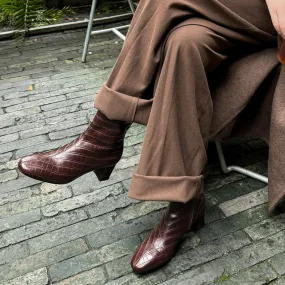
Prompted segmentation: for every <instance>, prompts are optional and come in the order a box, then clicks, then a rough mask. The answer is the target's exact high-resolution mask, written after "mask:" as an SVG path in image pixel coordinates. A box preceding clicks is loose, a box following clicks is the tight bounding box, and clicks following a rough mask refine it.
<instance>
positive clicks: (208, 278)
mask: <svg viewBox="0 0 285 285" xmlns="http://www.w3.org/2000/svg"><path fill="white" fill-rule="evenodd" d="M122 24H126V23H122ZM84 36H85V30H74V31H69V32H62V33H56V34H49V35H43V36H37V37H31V38H27V39H26V40H25V43H24V45H23V47H22V49H17V48H16V47H15V45H14V42H13V41H5V42H1V43H0V61H1V66H0V107H1V108H0V284H1V285H47V284H58V285H91V284H92V285H101V284H108V285H120V284H124V285H126V284H132V285H133V284H137V285H139V284H143V285H148V284H149V285H152V284H171V285H173V284H187V285H188V284H191V285H199V284H204V285H205V284H233V285H235V284H242V285H247V284H255V285H262V284H276V285H277V284H278V285H279V284H282V285H284V284H285V265H284V258H285V222H284V221H285V218H284V214H283V215H279V216H276V217H268V212H267V187H266V185H265V184H263V183H261V182H258V181H256V180H253V179H251V178H246V177H244V176H243V175H241V174H237V173H231V174H227V175H225V174H223V173H222V172H221V169H220V167H219V162H218V158H217V154H216V151H215V147H214V144H213V143H210V145H209V150H208V155H209V163H208V166H207V167H206V169H205V177H206V180H205V192H206V197H207V209H206V226H205V227H204V228H203V229H200V230H199V231H197V232H195V233H188V234H187V235H185V238H184V239H183V242H182V244H181V247H180V248H179V250H178V252H177V253H176V255H175V256H174V257H173V259H172V261H171V262H170V263H168V264H167V265H165V266H164V267H163V268H160V269H158V270H156V271H154V272H153V273H151V274H147V275H143V276H139V275H136V274H134V273H133V272H132V269H131V266H130V263H129V261H130V257H131V256H132V253H133V252H134V250H135V248H136V247H137V246H138V245H139V244H140V243H141V242H142V240H143V239H144V238H145V237H146V236H147V234H148V233H149V232H150V231H151V230H152V229H153V227H154V226H155V225H156V224H157V223H158V221H159V219H160V218H161V217H162V214H163V211H164V209H165V207H166V206H167V202H163V201H162V202H158V201H157V202H154V201H138V200H134V199H131V198H129V197H128V196H127V191H128V188H129V185H130V180H131V177H132V174H133V171H134V170H135V169H136V166H137V164H138V162H139V159H140V153H141V149H142V144H143V139H144V135H145V128H146V127H145V126H143V125H139V124H133V125H132V127H131V128H130V129H129V130H128V132H127V134H126V139H125V148H124V153H123V158H122V159H121V161H120V162H119V163H118V164H117V165H116V167H115V170H114V172H113V173H112V175H111V177H110V179H109V180H107V181H104V182H99V181H98V180H97V178H96V176H95V175H94V174H93V173H89V174H86V175H84V176H83V177H80V178H78V179H77V180H75V181H73V182H72V183H69V184H67V185H53V184H49V183H39V181H37V180H34V179H31V178H28V177H26V176H24V175H23V174H21V173H20V172H19V170H18V169H17V162H18V160H19V159H20V158H21V157H22V156H24V155H27V154H30V153H33V152H36V151H45V150H50V149H53V148H56V147H59V146H61V145H63V144H66V143H68V142H70V141H71V140H72V139H73V138H75V137H77V136H78V135H79V134H80V133H81V132H82V131H84V130H85V129H86V127H87V125H88V123H89V122H90V120H92V118H93V116H94V115H95V113H96V109H94V108H93V100H94V96H95V95H96V92H98V90H99V88H100V87H101V85H102V84H103V83H104V82H105V80H106V79H107V77H108V75H109V73H110V71H111V69H112V67H113V65H114V63H115V61H116V58H117V56H118V55H119V53H120V50H121V48H122V40H120V39H119V38H117V37H115V36H114V35H113V34H105V35H100V36H96V37H92V39H91V42H90V49H89V52H90V54H89V55H88V57H87V62H86V63H81V54H82V50H83V42H84ZM223 145H224V152H225V154H226V158H227V162H229V163H232V164H238V165H241V166H246V167H247V168H249V169H251V170H254V171H258V172H259V173H261V174H264V175H266V174H267V159H268V148H267V146H266V144H265V143H264V142H262V141H260V140H253V139H240V138H237V139H234V140H230V141H228V142H224V143H223Z"/></svg>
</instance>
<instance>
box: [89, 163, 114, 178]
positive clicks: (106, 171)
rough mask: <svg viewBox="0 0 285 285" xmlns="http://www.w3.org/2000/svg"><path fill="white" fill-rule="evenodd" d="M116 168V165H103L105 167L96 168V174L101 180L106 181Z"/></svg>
mask: <svg viewBox="0 0 285 285" xmlns="http://www.w3.org/2000/svg"><path fill="white" fill-rule="evenodd" d="M114 168H115V165H112V166H108V167H103V168H99V169H96V170H94V173H95V174H96V176H97V178H98V180H99V181H105V180H108V179H109V177H110V175H111V173H112V172H113V170H114Z"/></svg>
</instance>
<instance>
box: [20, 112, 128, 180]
mask: <svg viewBox="0 0 285 285" xmlns="http://www.w3.org/2000/svg"><path fill="white" fill-rule="evenodd" d="M130 125H131V123H130V122H123V121H117V120H110V119H108V118H107V117H106V116H105V115H104V114H102V113H101V112H100V111H97V113H96V115H95V117H94V119H93V121H92V122H91V124H90V125H89V127H88V128H87V130H86V131H84V132H83V133H82V134H81V135H80V136H79V137H77V138H76V139H75V140H73V141H72V142H70V143H69V144H67V145H64V146H62V147H60V148H58V149H57V150H52V151H48V152H41V153H36V154H32V155H29V156H26V157H24V158H22V159H21V160H20V161H19V164H18V167H19V170H20V171H21V172H22V173H24V174H25V175H27V176H30V177H32V178H35V179H38V180H41V181H44V182H49V183H55V184H65V183H68V182H71V181H72V180H74V179H76V178H78V177H80V176H81V175H83V174H86V173H87V172H90V171H94V172H95V174H96V175H97V177H98V179H99V180H100V181H103V180H107V179H108V178H109V176H110V175H111V173H112V171H113V169H114V167H115V165H116V163H117V162H118V161H119V160H120V158H121V157H122V154H123V147H124V136H125V134H126V131H127V130H128V128H129V127H130Z"/></svg>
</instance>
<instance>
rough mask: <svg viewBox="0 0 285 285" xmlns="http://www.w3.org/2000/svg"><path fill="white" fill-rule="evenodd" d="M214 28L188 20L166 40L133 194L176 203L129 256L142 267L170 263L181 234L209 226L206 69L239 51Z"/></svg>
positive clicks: (135, 266)
mask: <svg viewBox="0 0 285 285" xmlns="http://www.w3.org/2000/svg"><path fill="white" fill-rule="evenodd" d="M193 21H194V22H195V20H193ZM213 27H214V26H212V27H211V29H210V28H208V27H205V26H200V25H193V24H192V20H188V21H185V25H183V24H181V25H180V26H178V27H177V28H174V29H173V30H172V31H171V32H170V33H169V34H168V37H167V39H166V42H165V46H164V50H163V62H162V64H161V69H160V72H159V75H158V77H157V81H156V86H155V94H154V98H153V103H152V108H151V111H150V115H149V119H148V123H147V128H146V134H145V139H144V143H143V147H142V151H141V157H140V161H139V165H138V167H137V169H136V171H135V173H134V174H133V177H132V180H131V184H130V188H129V192H128V196H129V197H131V198H134V199H138V200H158V201H172V202H170V203H169V205H168V207H167V209H166V211H165V214H164V216H163V218H162V220H161V221H160V223H159V224H158V225H157V226H156V227H155V228H154V230H153V231H152V232H151V233H150V234H149V236H148V237H147V238H146V239H145V240H144V241H143V243H142V244H141V245H140V246H139V247H138V248H137V249H136V251H135V253H134V255H133V257H132V259H131V266H132V268H133V269H134V271H135V272H137V273H144V272H149V271H151V270H153V269H155V268H157V267H160V266H161V265H162V264H164V263H166V262H167V261H168V260H169V259H170V258H171V257H172V255H173V254H174V252H175V249H176V247H177V245H178V243H179V241H180V238H181V237H182V236H183V235H184V234H185V233H186V232H187V231H189V230H192V229H196V228H199V227H201V226H203V224H204V223H203V220H204V209H205V201H204V194H203V175H202V171H203V169H204V167H205V165H206V162H207V154H206V150H207V145H208V138H209V135H210V127H211V122H212V110H213V108H212V99H211V94H210V90H209V87H208V80H207V74H208V73H209V72H212V71H214V70H215V68H216V67H217V66H218V65H219V64H220V63H221V62H222V61H224V60H225V59H227V58H228V57H229V55H230V54H231V53H232V52H233V51H236V50H237V49H236V48H235V47H236V44H237V41H234V40H233V39H234V37H233V34H231V32H230V33H229V34H228V32H227V31H226V30H223V28H222V29H219V33H218V32H215V29H213ZM245 42H246V41H244V43H245ZM240 44H242V41H240Z"/></svg>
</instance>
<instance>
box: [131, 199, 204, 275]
mask: <svg viewBox="0 0 285 285" xmlns="http://www.w3.org/2000/svg"><path fill="white" fill-rule="evenodd" d="M204 213H205V197H204V194H201V196H200V197H199V198H195V199H193V200H191V201H189V202H187V203H180V202H170V203H169V205H168V207H167V208H166V211H165V213H164V215H163V218H162V220H161V221H160V223H159V224H158V225H157V226H156V227H155V228H154V229H153V231H152V232H151V233H150V234H149V235H148V236H147V238H146V239H145V240H144V241H143V242H142V244H141V245H140V246H139V247H138V248H137V249H136V251H135V253H134V255H133V257H132V259H131V266H132V268H133V270H134V271H135V272H136V273H147V272H150V271H152V270H154V269H156V268H158V267H161V266H162V265H164V264H165V263H167V262H168V261H169V260H170V259H171V258H172V257H173V255H174V253H175V252H176V249H177V247H178V244H179V242H180V241H181V239H182V237H183V235H184V234H185V233H187V232H189V231H191V230H197V229H199V228H201V227H203V226H204V224H205V223H204Z"/></svg>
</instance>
